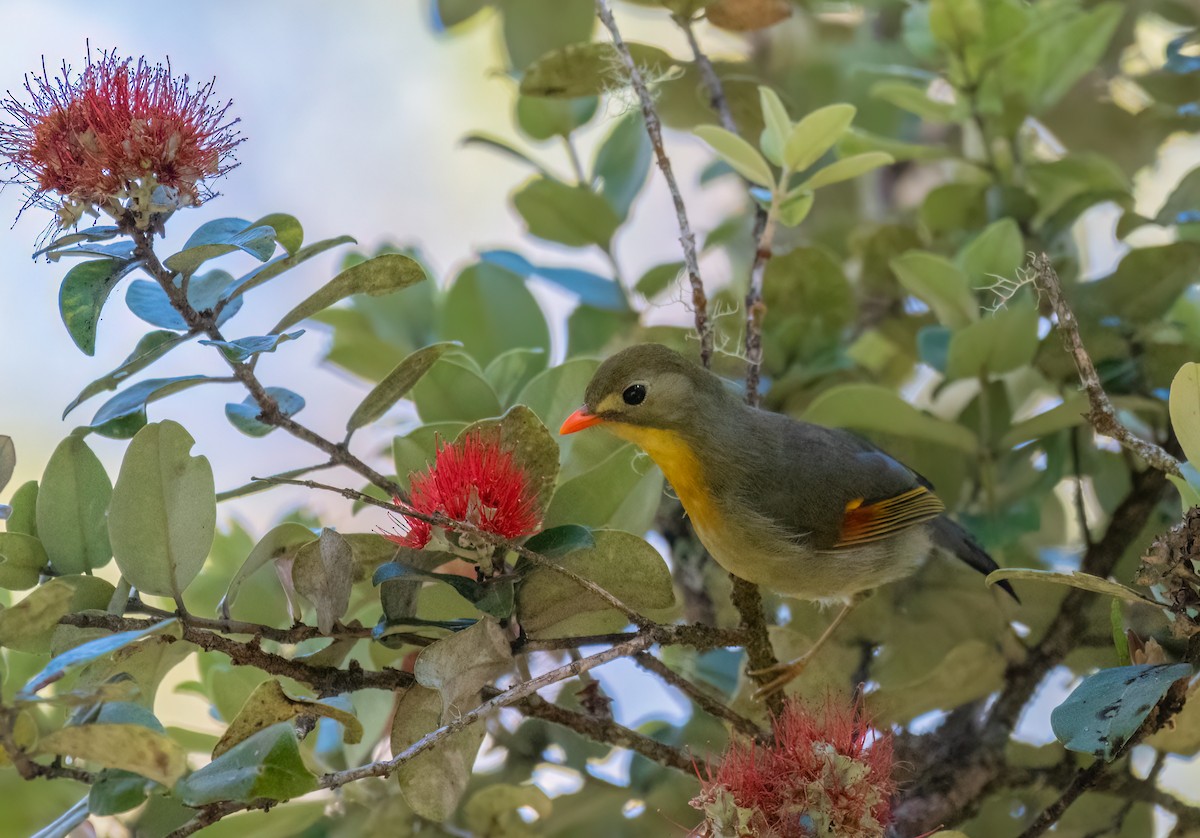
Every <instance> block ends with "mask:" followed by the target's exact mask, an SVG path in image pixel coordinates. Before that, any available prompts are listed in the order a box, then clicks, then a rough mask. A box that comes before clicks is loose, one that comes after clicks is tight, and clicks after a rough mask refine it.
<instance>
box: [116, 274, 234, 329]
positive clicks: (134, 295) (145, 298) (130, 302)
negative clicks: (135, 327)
mask: <svg viewBox="0 0 1200 838" xmlns="http://www.w3.org/2000/svg"><path fill="white" fill-rule="evenodd" d="M233 281H234V280H233V276H232V275H231V274H229V273H228V272H227V271H209V272H208V273H204V274H201V275H200V276H195V277H192V278H191V280H190V281H189V282H188V289H187V299H188V303H189V304H190V305H191V306H192V308H194V309H196V311H215V310H216V308H217V307H218V304H219V303H220V302H221V297H222V295H223V294H225V293H226V292H228V290H229V288H230V286H231V285H232V284H233ZM176 285H178V280H177V281H176ZM243 302H244V301H243V300H241V299H240V298H239V299H237V300H234V301H233V302H232V304H231V305H227V306H225V307H224V308H222V309H221V312H220V314H219V316H218V317H217V321H216V322H217V325H218V326H222V325H224V324H225V323H226V322H227V321H228V320H229V318H231V317H233V316H234V315H235V314H237V313H238V311H239V310H240V309H241V307H242V303H243ZM125 305H126V306H128V307H129V310H130V311H132V312H133V313H134V314H136V315H137V316H138V317H140V318H141V319H142V320H145V321H146V322H147V323H149V324H150V325H151V326H158V327H159V328H162V329H174V330H175V331H177V332H183V331H187V330H188V328H189V326H188V322H187V320H185V319H184V317H183V315H182V314H180V313H179V312H178V311H177V310H176V308H175V304H174V303H173V302H172V301H171V298H170V297H169V296H168V295H167V292H166V291H165V290H164V289H163V287H162V286H161V285H159V284H158V283H157V282H150V281H149V280H145V279H136V280H134V281H133V282H131V283H129V288H128V289H127V290H126V291H125Z"/></svg>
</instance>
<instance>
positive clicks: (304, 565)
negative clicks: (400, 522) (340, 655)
mask: <svg viewBox="0 0 1200 838" xmlns="http://www.w3.org/2000/svg"><path fill="white" fill-rule="evenodd" d="M380 540H382V539H380ZM292 583H293V584H294V585H295V586H296V592H297V593H298V594H300V595H301V596H303V597H304V598H305V599H307V600H308V601H309V602H311V603H312V604H313V606H314V607H315V608H316V609H317V626H318V627H319V628H320V629H321V633H322V634H329V633H330V632H331V631H333V625H334V623H336V622H337V621H338V620H340V619H341V618H342V616H343V615H344V614H345V613H346V610H347V609H348V608H349V607H350V590H351V586H352V585H353V583H354V554H353V552H352V550H351V547H350V543H349V542H348V541H347V540H346V538H345V537H344V536H342V535H340V534H338V533H337V532H335V531H334V530H331V529H328V528H326V529H324V530H322V531H321V536H320V538H317V539H315V540H313V541H310V542H309V543H308V544H305V545H304V546H303V547H301V548H300V549H299V550H298V551H297V553H296V560H295V563H294V564H293V565H292Z"/></svg>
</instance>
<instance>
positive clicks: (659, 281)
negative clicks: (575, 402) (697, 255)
mask: <svg viewBox="0 0 1200 838" xmlns="http://www.w3.org/2000/svg"><path fill="white" fill-rule="evenodd" d="M684 269H685V266H684V264H683V262H667V263H665V264H662V265H655V266H654V267H653V268H651V269H650V270H648V271H646V272H645V273H644V274H642V277H641V279H639V280H638V281H637V283H636V284H635V285H634V286H633V287H634V289H635V290H636V291H637V292H638V293H639V294H641V295H642V296H643V297H645V298H646V299H647V300H653V299H654V298H655V297H657V296H658V295H659V294H661V293H662V292H664V291H666V290H667V289H668V288H670V287H671V286H672V285H674V284H675V281H676V280H677V279H679V275H680V274H681V273H683V271H684Z"/></svg>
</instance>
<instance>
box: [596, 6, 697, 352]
mask: <svg viewBox="0 0 1200 838" xmlns="http://www.w3.org/2000/svg"><path fill="white" fill-rule="evenodd" d="M596 13H597V14H598V15H599V16H600V22H601V23H603V24H604V26H605V27H606V28H607V29H608V31H609V32H610V33H612V39H613V46H614V47H615V48H616V50H617V54H618V55H620V56H621V61H622V62H623V63H624V64H625V69H626V71H627V72H628V73H629V83H630V84H631V85H632V86H633V89H634V92H635V93H637V97H638V101H639V102H640V103H641V106H642V119H643V120H644V121H645V123H646V133H647V134H648V135H649V137H650V145H651V146H652V147H653V149H654V159H655V160H656V161H657V162H658V168H659V169H660V170H661V171H662V173H663V178H664V179H665V180H666V182H667V189H669V190H670V192H671V199H672V200H673V201H674V202H675V217H676V220H677V221H678V222H679V243H680V244H681V245H682V246H683V261H684V265H685V266H686V268H687V273H688V281H689V282H690V283H691V286H692V314H693V315H694V317H695V321H696V334H697V335H699V336H700V362H701V363H702V364H703V365H704V366H705V367H708V366H709V364H711V362H712V353H713V333H712V321H711V320H709V317H708V296H707V295H706V294H705V292H704V282H703V281H702V280H701V279H700V259H699V256H698V255H697V254H696V236H695V234H693V233H692V227H691V224H690V223H689V222H688V216H687V207H685V206H684V204H683V195H682V194H681V193H680V191H679V184H678V183H677V182H676V181H675V172H674V171H673V170H672V168H671V159H670V158H669V157H668V156H667V151H666V148H665V147H664V146H663V138H662V121H661V120H660V119H659V118H658V112H657V111H656V110H655V109H654V97H653V96H651V95H650V89H649V88H648V87H647V86H646V80H645V79H644V78H643V77H642V73H641V71H640V70H639V69H638V67H637V64H636V63H635V62H634V60H633V55H632V54H630V52H629V47H628V46H626V44H625V41H624V39H623V38H622V37H621V30H620V29H618V28H617V22H616V20H614V19H613V14H612V9H610V8H609V7H608V0H596Z"/></svg>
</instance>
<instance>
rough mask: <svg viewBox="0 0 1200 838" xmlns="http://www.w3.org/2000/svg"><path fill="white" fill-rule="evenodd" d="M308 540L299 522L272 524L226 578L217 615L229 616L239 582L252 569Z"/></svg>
mask: <svg viewBox="0 0 1200 838" xmlns="http://www.w3.org/2000/svg"><path fill="white" fill-rule="evenodd" d="M312 540H313V531H312V530H310V529H309V528H308V527H306V526H304V525H303V524H297V523H292V522H288V523H284V524H280V525H279V526H277V527H274V528H273V529H271V530H270V531H269V532H268V533H267V534H266V535H264V536H263V537H262V538H261V539H259V541H258V543H257V544H255V545H254V549H253V550H251V551H250V555H248V556H247V557H246V561H244V562H243V563H242V566H241V567H239V568H238V571H237V573H235V574H234V575H233V578H232V579H230V580H229V588H228V589H227V590H226V591H225V596H223V597H221V603H220V605H219V606H218V607H219V608H220V610H221V617H222V618H223V619H226V620H228V619H229V616H230V615H229V612H230V609H232V608H233V604H234V602H236V601H237V597H238V593H239V592H240V591H241V589H242V585H243V584H245V582H246V580H247V579H249V578H250V577H251V576H253V575H254V573H255V571H257V570H258V569H259V568H261V567H263V566H265V565H266V564H267V563H268V562H272V561H276V560H278V559H283V558H286V557H288V556H292V555H294V554H295V553H296V551H297V550H298V549H299V548H300V547H302V546H304V545H305V544H308V543H309V542H311V541H312Z"/></svg>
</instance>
